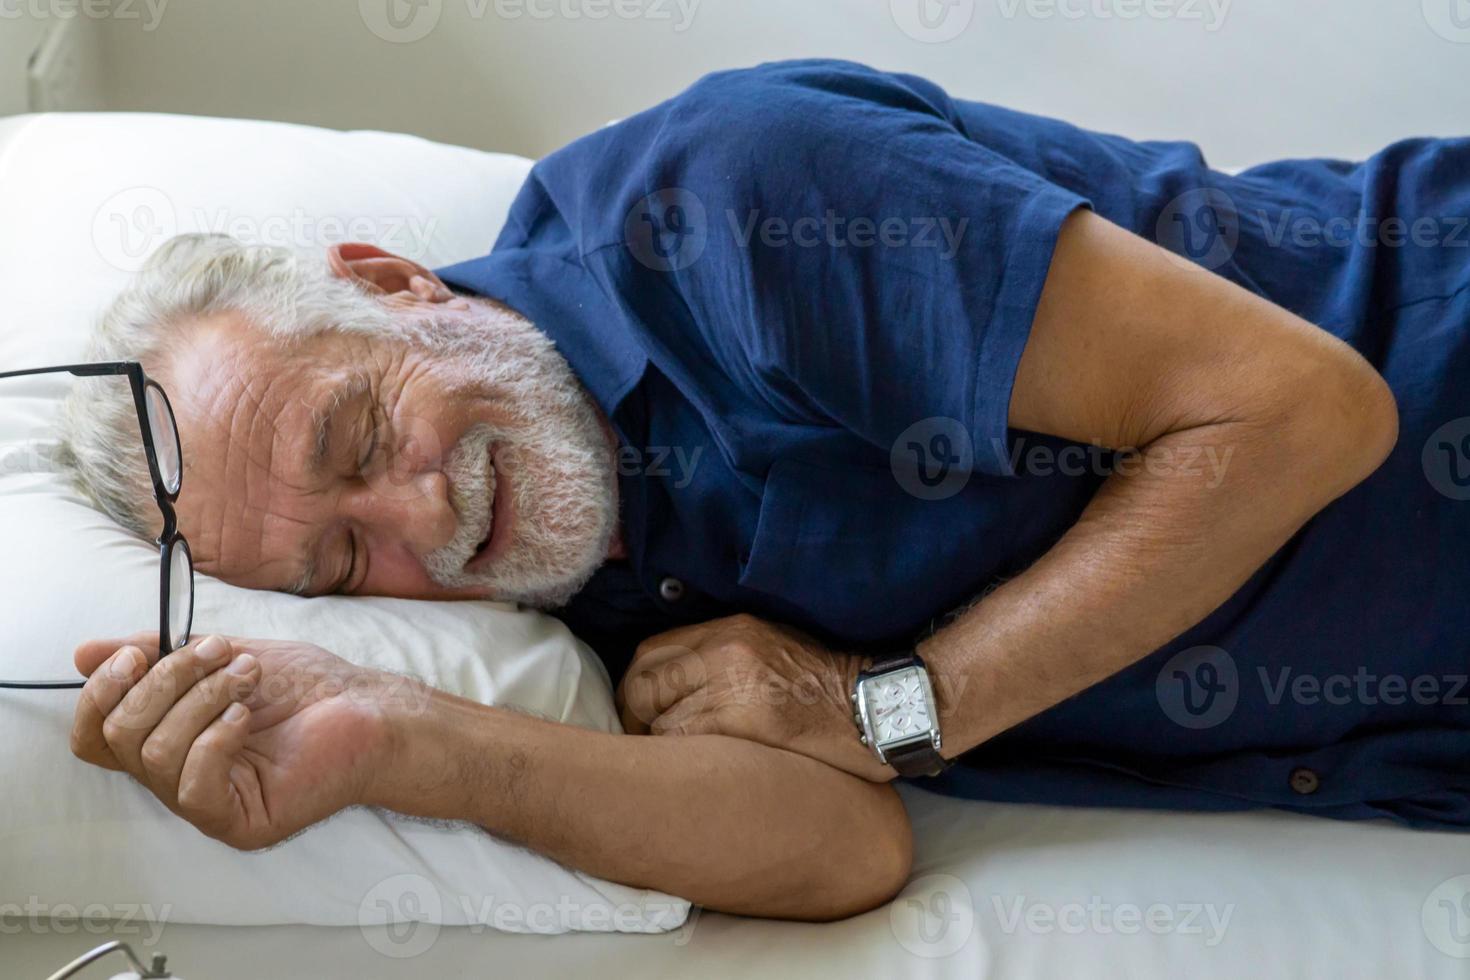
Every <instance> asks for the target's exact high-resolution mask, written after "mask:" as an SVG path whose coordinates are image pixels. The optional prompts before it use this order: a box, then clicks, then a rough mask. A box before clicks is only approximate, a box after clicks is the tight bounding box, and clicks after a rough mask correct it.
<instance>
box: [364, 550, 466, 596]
mask: <svg viewBox="0 0 1470 980" xmlns="http://www.w3.org/2000/svg"><path fill="white" fill-rule="evenodd" d="M358 594H360V595H378V596H392V597H393V598H398V599H478V598H483V595H482V594H481V593H479V592H477V591H476V590H473V589H446V588H445V587H444V586H442V585H440V584H438V583H437V582H435V581H434V580H433V579H431V578H429V575H428V573H427V572H425V571H424V566H423V565H422V564H421V563H420V562H419V560H418V559H417V558H415V557H414V556H413V555H412V554H411V553H409V552H407V551H405V550H403V549H401V548H396V547H388V548H376V549H374V550H373V552H372V565H371V567H370V568H369V569H368V574H367V578H366V579H364V581H363V583H362V587H361V588H360V589H359V590H358Z"/></svg>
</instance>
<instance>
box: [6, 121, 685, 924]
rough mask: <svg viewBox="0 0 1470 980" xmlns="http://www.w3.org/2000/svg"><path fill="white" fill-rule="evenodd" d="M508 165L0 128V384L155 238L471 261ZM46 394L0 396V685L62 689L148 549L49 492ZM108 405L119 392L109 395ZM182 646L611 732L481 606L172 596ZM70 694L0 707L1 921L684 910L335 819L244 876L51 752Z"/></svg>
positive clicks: (533, 647)
mask: <svg viewBox="0 0 1470 980" xmlns="http://www.w3.org/2000/svg"><path fill="white" fill-rule="evenodd" d="M529 167H530V161H527V160H524V159H521V158H518V157H511V156H505V155H498V154H489V153H481V152H478V151H474V150H468V149H462V148H458V147H449V146H441V145H437V144H433V143H428V142H425V141H423V140H420V139H415V138H412V137H408V136H398V135H390V134H383V133H337V132H329V131H326V130H319V129H311V128H307V127H299V126H286V125H279V124H274V123H260V122H240V121H229V120H216V119H196V118H187V117H171V116H156V115H131V114H127V115H124V114H117V115H92V114H78V115H46V116H31V117H16V118H14V119H8V120H0V304H3V306H0V366H3V367H0V369H11V368H20V367H27V366H41V365H48V364H57V363H65V362H68V361H73V360H78V359H80V357H81V355H82V347H83V343H84V339H85V336H86V332H87V329H88V326H89V324H90V322H91V321H92V319H93V317H94V316H95V314H96V313H97V311H98V310H99V309H100V308H101V306H102V305H103V304H104V303H105V302H106V301H107V299H108V298H109V297H110V296H111V295H112V294H113V293H114V292H115V291H116V290H117V289H118V287H119V286H120V285H121V284H122V283H123V282H124V281H125V279H126V274H127V272H128V271H130V270H131V269H132V268H136V266H137V264H138V263H139V262H141V259H142V258H143V256H144V255H146V253H147V252H148V251H149V250H151V249H152V248H153V247H156V246H157V245H158V244H159V243H160V242H161V241H162V240H163V239H164V238H165V237H167V235H169V234H173V233H174V232H176V231H179V232H182V231H192V230H206V229H208V230H225V231H230V232H232V233H235V234H237V235H238V236H240V237H244V238H249V239H253V240H270V241H276V242H279V243H281V244H288V245H294V246H298V247H302V248H321V247H324V246H325V245H328V244H330V243H332V242H334V241H340V240H343V239H344V238H346V237H352V238H364V239H368V240H376V241H378V242H379V243H381V244H383V245H385V247H388V248H390V249H391V250H394V251H399V252H402V253H403V254H406V255H408V256H410V257H413V258H416V259H418V260H419V261H422V262H424V263H425V264H426V265H429V266H431V267H432V266H435V265H438V264H441V263H447V262H451V261H457V260H459V259H463V258H467V257H471V256H473V255H476V254H481V253H483V252H484V251H485V250H486V249H488V247H489V245H490V243H491V242H492V241H493V240H494V237H495V235H496V233H497V232H498V230H499V227H500V224H501V223H502V222H503V221H504V218H505V213H506V210H507V208H508V207H509V202H510V200H511V198H512V196H513V195H514V193H515V191H516V189H517V188H518V187H519V185H520V183H521V181H522V179H523V178H524V177H525V174H526V172H527V170H528V169H529ZM70 383H72V382H71V379H70V377H69V376H67V375H60V376H44V377H39V378H26V379H9V380H4V381H0V541H3V542H4V545H3V548H4V555H5V558H4V560H3V561H0V596H3V597H4V598H3V607H0V608H3V609H4V617H3V624H0V625H3V636H4V641H5V642H4V644H3V646H0V678H4V679H11V680H24V679H61V678H71V677H75V672H74V671H73V669H72V667H71V651H72V649H73V648H74V647H75V645H76V644H77V643H78V642H79V641H80V640H82V639H85V638H88V637H96V636H120V635H126V634H128V633H131V632H133V631H135V630H138V629H156V628H157V612H156V610H157V601H158V600H157V590H158V559H157V552H156V550H155V549H154V548H153V547H152V546H150V545H149V544H147V543H144V542H140V541H138V540H136V539H134V538H132V537H130V536H129V535H128V534H126V533H125V532H123V531H122V530H120V529H118V528H117V527H116V526H114V525H113V524H111V522H109V521H108V520H107V519H106V518H105V517H103V516H102V515H101V514H99V513H97V512H95V511H93V510H91V509H89V508H88V507H87V506H86V505H85V504H84V503H83V502H82V501H81V500H79V499H78V498H77V497H76V495H75V494H73V493H72V492H71V491H70V490H69V489H68V488H67V487H66V486H65V484H64V482H63V480H62V478H61V477H60V476H59V475H58V474H56V473H55V472H54V470H53V467H52V463H51V458H52V456H51V450H52V448H53V446H54V435H53V429H52V423H53V419H54V414H55V410H56V408H57V404H58V399H59V398H60V397H61V396H62V395H63V394H64V393H65V391H66V390H67V386H68V385H69V384H70ZM121 383H123V382H122V381H121V380H119V384H121ZM197 596H198V598H197V609H196V614H195V633H196V635H204V634H205V633H208V632H223V633H230V634H236V635H243V636H253V637H264V638H293V639H300V640H305V641H310V642H315V643H318V644H320V645H322V646H324V647H326V648H327V649H330V650H332V651H333V652H335V653H337V654H339V655H341V656H343V657H346V658H347V659H349V660H352V661H355V662H359V663H363V664H371V665H375V666H380V667H385V668H388V669H391V670H394V671H398V672H401V673H406V674H411V675H414V676H417V677H419V678H421V679H423V680H424V681H426V682H428V683H429V684H431V685H434V686H436V687H440V688H444V689H446V690H449V691H453V692H456V693H458V694H462V695H464V696H466V697H470V698H474V699H476V700H480V701H483V702H487V703H500V704H508V705H516V706H519V707H521V708H524V709H527V710H529V711H531V712H534V713H536V714H540V715H542V716H545V717H549V718H553V719H556V720H559V721H563V722H568V723H570V724H575V725H582V726H585V727H588V728H594V729H600V730H602V731H608V732H616V731H618V730H619V728H618V721H617V715H616V712H615V711H614V708H613V704H612V698H611V691H610V686H609V683H608V678H607V673H606V671H605V670H604V669H603V668H602V665H601V664H600V663H599V662H598V661H597V659H596V658H595V657H593V656H592V655H591V653H590V651H588V650H587V648H586V647H585V646H583V645H582V644H581V643H579V642H578V641H577V640H575V639H574V638H573V637H572V636H571V635H570V634H569V633H568V632H567V630H566V629H565V628H564V627H562V626H561V624H560V623H558V622H557V621H555V620H553V619H550V618H548V617H545V616H541V615H538V614H534V613H529V612H518V611H516V610H514V609H512V608H510V607H506V606H502V605H498V604H494V603H487V602H476V603H429V602H407V601H402V600H389V599H356V598H320V599H309V600H308V599H299V598H296V597H293V596H288V595H278V594H274V593H265V592H251V591H246V590H242V589H236V588H233V587H231V586H227V585H224V584H223V583H220V582H217V581H214V580H212V579H209V578H207V577H205V576H203V575H199V576H197ZM75 701H76V692H75V691H58V692H50V691H6V690H0V772H3V773H4V784H5V787H6V789H5V800H4V805H3V806H0V910H9V912H8V914H12V915H13V914H16V912H15V908H16V906H20V907H21V908H34V907H36V906H38V905H39V906H40V907H41V909H42V911H41V912H40V914H42V915H48V914H50V911H47V910H51V911H55V910H58V909H61V910H66V909H70V910H72V912H73V914H76V913H78V912H82V910H85V909H88V908H91V909H92V910H93V911H92V912H91V913H85V912H83V914H90V915H93V916H102V915H109V916H112V917H127V916H129V915H132V916H140V917H144V918H152V919H155V920H158V919H162V920H167V921H176V922H204V923H216V924H236V925H257V924H269V923H311V924H319V925H360V924H374V923H382V922H385V921H391V922H401V921H409V920H418V921H426V922H435V923H441V924H450V925H455V924H482V925H488V926H492V927H495V928H501V929H506V930H508V931H516V932H564V931H568V930H592V931H612V930H620V931H630V932H657V931H663V930H666V929H670V928H676V927H677V926H679V925H680V924H681V923H682V922H683V920H684V918H685V915H686V913H687V911H688V904H687V903H686V902H683V901H682V900H679V899H674V898H671V897H669V896H666V895H661V894H658V893H655V892H649V891H645V890H641V889H636V888H629V887H625V886H622V885H615V884H611V883H608V882H604V881H600V880H597V879H594V878H591V877H589V876H586V875H582V874H578V873H576V872H573V871H570V870H568V869H565V868H563V867H561V866H559V865H557V864H555V863H554V862H551V861H548V860H546V859H544V858H541V857H538V856H536V855H534V854H532V853H531V852H529V851H526V850H524V849H521V848H517V847H513V846H510V845H508V844H505V843H502V842H499V841H497V840H495V839H493V838H491V837H490V836H489V835H487V834H485V833H484V832H482V831H481V830H479V829H478V828H475V827H473V826H470V825H467V824H431V823H428V822H422V821H412V820H407V819H405V818H401V817H398V816H396V815H393V814H388V813H385V812H381V811H375V810H369V809H366V808H355V809H352V810H349V811H346V812H344V813H342V814H340V815H338V816H337V817H335V818H334V819H332V820H330V821H327V822H326V823H325V824H322V825H319V826H317V827H315V828H313V829H311V830H309V831H307V832H306V833H305V834H303V835H301V836H299V837H297V838H295V839H293V840H291V841H288V842H287V843H285V844H283V845H281V846H279V847H277V848H275V849H273V850H270V851H267V852H264V853H259V854H242V853H240V852H237V851H234V850H232V849H230V848H228V847H226V846H225V845H223V844H220V843H217V842H215V841H213V840H210V839H209V838H207V837H205V836H203V835H202V834H200V833H198V832H197V831H195V830H194V829H193V828H192V827H190V826H189V825H188V824H186V823H184V822H183V821H181V820H180V819H179V818H177V817H175V816H174V815H172V814H171V813H169V812H168V811H167V810H166V809H165V808H164V807H163V805H162V804H161V803H159V802H158V801H157V800H155V799H154V798H153V796H152V795H150V794H149V793H147V792H146V791H145V790H144V789H143V788H142V787H141V786H139V785H137V784H136V783H134V782H133V781H132V780H131V779H129V778H128V777H126V776H124V775H122V774H119V773H113V772H107V771H104V770H102V769H98V768H94V767H92V766H88V765H85V764H83V763H81V762H79V761H77V760H76V759H74V758H73V757H72V756H71V754H70V751H69V749H68V745H67V735H68V732H69V730H70V720H71V716H72V708H73V705H74V704H75Z"/></svg>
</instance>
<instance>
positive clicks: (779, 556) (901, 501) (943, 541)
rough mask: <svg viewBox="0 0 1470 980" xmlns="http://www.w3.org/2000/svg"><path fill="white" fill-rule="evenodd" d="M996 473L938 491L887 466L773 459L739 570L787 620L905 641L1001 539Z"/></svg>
mask: <svg viewBox="0 0 1470 980" xmlns="http://www.w3.org/2000/svg"><path fill="white" fill-rule="evenodd" d="M1006 509H1007V504H1006V497H1005V492H1004V489H1003V485H1002V484H1001V483H1000V482H998V481H990V480H987V479H986V478H984V477H980V476H979V475H976V476H975V477H974V478H973V479H972V480H971V481H969V483H968V484H967V485H966V486H965V487H964V488H963V490H962V491H961V492H960V493H957V494H956V495H955V496H953V497H951V498H948V499H946V500H921V499H918V498H916V497H914V496H912V495H911V494H908V493H906V492H905V491H904V490H903V488H902V487H901V486H899V484H898V482H897V481H896V480H895V478H894V476H893V473H892V472H891V471H889V470H888V469H886V468H883V469H879V468H876V467H863V466H855V465H844V464H840V463H831V464H829V463H817V462H810V461H806V460H791V459H782V460H778V461H777V462H776V463H775V464H773V465H772V467H771V469H770V471H769V473H768V475H767V478H766V484H765V489H764V492H763V494H762V497H761V505H760V515H759V518H758V520H757V523H756V528H755V533H754V536H753V538H752V540H751V544H750V548H749V552H748V554H747V555H746V556H745V558H744V560H743V562H742V567H741V570H740V576H739V584H740V585H741V587H743V588H746V589H750V590H753V591H755V592H759V593H761V594H762V595H763V596H768V597H771V598H773V599H775V600H777V602H778V604H779V606H780V608H781V611H783V612H784V613H785V616H786V618H787V620H788V621H790V622H793V623H794V624H796V625H802V626H806V627H808V628H816V629H819V630H822V631H825V632H827V633H830V634H832V635H834V636H836V637H840V638H843V639H846V640H848V641H850V642H853V643H858V644H882V643H892V642H901V643H908V642H911V641H912V640H913V639H914V637H915V635H916V634H917V633H918V632H919V631H920V630H922V629H924V628H926V627H927V626H928V625H929V624H930V623H931V622H932V621H933V619H934V617H935V616H938V615H943V614H945V613H947V612H949V611H951V610H953V609H954V608H956V607H957V606H959V605H960V604H962V603H964V602H967V601H969V600H970V599H972V598H973V597H974V596H975V595H976V594H977V593H978V592H979V591H980V590H981V589H983V588H984V586H985V584H986V582H987V581H988V579H989V576H990V575H991V574H992V573H993V571H994V564H993V563H994V561H995V560H997V559H998V557H999V556H1001V555H1003V554H1004V553H1005V552H1006V551H1007V550H1008V541H1007V538H1006V519H1005V513H1006Z"/></svg>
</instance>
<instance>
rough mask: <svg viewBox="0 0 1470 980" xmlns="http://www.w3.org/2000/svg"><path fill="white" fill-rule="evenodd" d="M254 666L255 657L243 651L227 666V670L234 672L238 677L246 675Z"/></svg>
mask: <svg viewBox="0 0 1470 980" xmlns="http://www.w3.org/2000/svg"><path fill="white" fill-rule="evenodd" d="M254 666H255V658H254V657H252V656H251V655H250V654H248V653H242V654H240V655H239V656H238V657H236V658H235V660H234V662H233V663H231V664H230V665H229V666H228V667H226V668H225V672H226V673H230V674H234V675H236V676H237V677H244V676H245V675H246V674H248V673H250V668H252V667H254Z"/></svg>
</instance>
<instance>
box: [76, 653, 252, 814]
mask: <svg viewBox="0 0 1470 980" xmlns="http://www.w3.org/2000/svg"><path fill="white" fill-rule="evenodd" d="M143 637H144V640H145V642H146V638H147V637H146V635H143ZM82 652H85V653H86V654H87V655H88V656H91V655H92V653H91V651H90V650H88V651H82ZM232 654H233V647H232V644H231V643H230V642H229V641H228V640H226V639H225V638H223V637H217V636H216V637H207V638H205V639H204V640H201V641H200V642H198V643H195V644H191V645H189V646H186V647H184V648H182V649H180V650H178V651H176V652H174V653H173V654H171V655H170V656H168V657H165V658H163V660H162V661H159V659H158V649H157V646H156V645H152V646H143V647H139V646H135V645H132V644H128V645H125V646H124V647H123V648H122V649H120V650H118V651H117V652H116V653H114V654H113V655H112V656H111V657H109V658H107V659H106V660H105V661H103V663H102V664H101V665H100V666H99V667H98V668H97V669H94V670H93V671H92V674H91V676H90V677H89V678H88V679H87V682H86V684H85V685H84V686H83V688H82V694H81V697H80V698H79V699H78V701H77V710H76V715H75V718H74V720H73V724H72V738H71V742H72V752H73V753H74V754H75V755H76V756H77V757H78V758H80V759H83V760H85V761H87V762H91V763H93V764H95V765H99V766H104V767H106V768H109V769H122V770H124V771H126V772H128V773H130V774H132V775H133V776H134V777H136V778H137V779H138V780H139V781H141V782H143V783H144V784H145V785H147V786H148V787H149V788H150V789H152V790H153V791H154V792H155V793H156V794H157V795H158V796H159V797H160V798H161V799H163V800H164V802H166V803H167V802H170V801H171V800H172V799H173V797H174V792H175V788H176V787H175V784H174V781H175V780H176V779H177V778H178V776H179V774H180V773H181V771H182V769H183V765H184V760H185V758H186V757H187V754H188V751H189V745H190V743H191V742H192V740H193V738H194V737H196V736H197V735H198V734H199V733H201V732H202V731H204V730H205V729H206V728H207V727H208V725H209V724H211V723H212V722H213V720H214V719H215V718H216V717H218V716H219V715H220V714H221V712H223V711H224V710H225V709H226V708H227V707H228V706H229V704H230V703H232V702H234V701H236V700H239V699H240V698H243V697H247V696H249V694H250V692H251V691H252V690H253V688H254V685H255V683H256V682H258V680H259V675H260V667H259V664H258V662H257V661H256V660H255V658H254V657H251V656H249V655H246V654H242V655H241V656H239V657H235V658H233V659H234V660H236V661H238V662H239V663H238V664H236V672H235V673H233V674H231V673H228V672H221V668H223V667H224V666H225V665H226V664H228V663H230V662H231V659H232ZM80 656H81V652H79V658H80ZM155 661H157V662H156V663H155ZM145 746H146V756H145Z"/></svg>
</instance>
